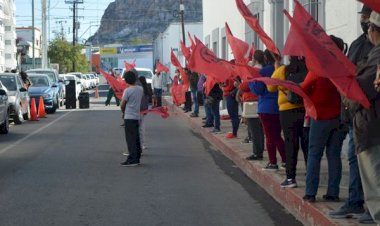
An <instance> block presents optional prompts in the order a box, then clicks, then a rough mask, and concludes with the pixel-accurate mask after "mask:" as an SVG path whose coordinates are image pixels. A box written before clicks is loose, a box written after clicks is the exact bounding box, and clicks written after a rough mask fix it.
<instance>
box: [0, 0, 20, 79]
mask: <svg viewBox="0 0 380 226" xmlns="http://www.w3.org/2000/svg"><path fill="white" fill-rule="evenodd" d="M15 12H16V5H15V1H14V0H0V18H1V20H0V71H1V72H4V71H5V70H11V69H14V68H16V67H17V48H16V39H17V36H16V19H15Z"/></svg>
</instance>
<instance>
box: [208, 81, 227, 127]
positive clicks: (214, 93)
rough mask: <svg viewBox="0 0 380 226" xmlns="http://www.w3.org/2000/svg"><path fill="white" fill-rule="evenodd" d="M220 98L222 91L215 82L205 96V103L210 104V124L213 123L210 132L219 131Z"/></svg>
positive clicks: (221, 97)
mask: <svg viewBox="0 0 380 226" xmlns="http://www.w3.org/2000/svg"><path fill="white" fill-rule="evenodd" d="M222 99H223V91H222V89H221V88H220V87H219V84H218V83H215V84H214V86H213V87H212V89H211V91H210V93H209V94H208V95H207V98H206V104H208V105H209V106H210V109H211V114H212V118H213V119H214V120H213V122H212V124H213V125H214V129H213V130H212V131H211V132H212V133H215V134H219V133H221V131H220V112H219V111H220V109H219V105H220V101H221V100H222Z"/></svg>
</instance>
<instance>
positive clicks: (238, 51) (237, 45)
mask: <svg viewBox="0 0 380 226" xmlns="http://www.w3.org/2000/svg"><path fill="white" fill-rule="evenodd" d="M225 26H226V36H227V40H228V43H229V44H230V46H231V49H232V53H233V55H234V57H235V61H236V62H239V63H245V62H246V59H245V54H246V53H247V51H248V49H249V44H248V43H246V42H244V41H242V40H240V39H238V38H236V37H234V36H233V35H232V32H231V29H230V27H229V26H228V24H227V22H226V25H225Z"/></svg>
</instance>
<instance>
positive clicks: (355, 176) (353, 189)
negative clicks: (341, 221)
mask: <svg viewBox="0 0 380 226" xmlns="http://www.w3.org/2000/svg"><path fill="white" fill-rule="evenodd" d="M348 136H349V141H348V153H347V155H348V164H349V167H350V168H349V177H348V180H349V182H348V198H347V200H346V202H345V206H347V207H362V206H363V203H364V194H363V187H362V182H361V179H360V173H359V166H358V158H357V156H356V153H355V143H354V137H353V128H352V125H350V126H349V133H348Z"/></svg>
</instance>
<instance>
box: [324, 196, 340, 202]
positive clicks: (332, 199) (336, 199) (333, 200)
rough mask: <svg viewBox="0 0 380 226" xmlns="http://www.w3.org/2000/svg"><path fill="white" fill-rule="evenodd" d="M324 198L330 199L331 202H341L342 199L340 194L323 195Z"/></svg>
mask: <svg viewBox="0 0 380 226" xmlns="http://www.w3.org/2000/svg"><path fill="white" fill-rule="evenodd" d="M322 198H323V200H325V201H329V202H339V201H340V199H339V197H338V196H332V195H323V196H322Z"/></svg>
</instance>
